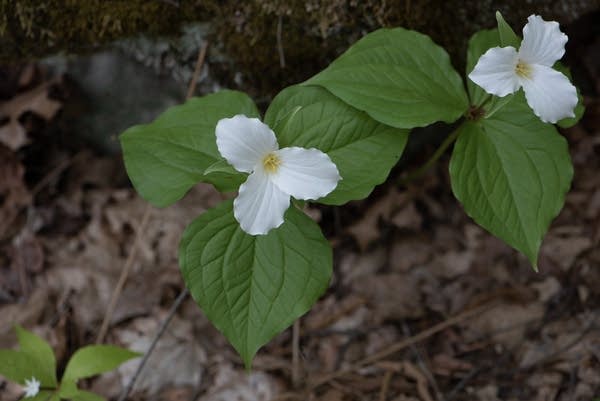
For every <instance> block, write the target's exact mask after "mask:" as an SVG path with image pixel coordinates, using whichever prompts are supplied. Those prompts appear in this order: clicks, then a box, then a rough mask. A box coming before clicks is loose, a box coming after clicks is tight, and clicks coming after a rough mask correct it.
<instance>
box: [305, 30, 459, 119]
mask: <svg viewBox="0 0 600 401" xmlns="http://www.w3.org/2000/svg"><path fill="white" fill-rule="evenodd" d="M305 84H308V85H319V86H322V87H324V88H326V89H327V90H329V91H330V92H331V93H333V94H334V95H335V96H337V97H339V98H340V99H341V100H343V101H344V102H345V103H347V104H349V105H351V106H353V107H356V108H357V109H359V110H363V111H365V112H366V113H367V114H369V115H370V116H371V117H373V118H374V119H375V120H377V121H379V122H382V123H384V124H387V125H390V126H393V127H397V128H414V127H422V126H425V125H429V124H431V123H434V122H436V121H444V122H448V123H451V122H454V121H456V119H458V118H459V117H460V116H461V115H462V114H463V113H464V112H465V111H466V110H467V108H468V101H467V95H466V93H465V90H464V87H463V82H462V79H461V78H460V76H459V75H458V73H457V72H456V70H455V69H454V68H453V67H452V64H451V63H450V57H449V56H448V53H446V51H445V50H444V49H443V48H441V47H440V46H438V45H436V44H435V43H434V42H433V41H432V40H431V39H430V38H429V37H428V36H426V35H423V34H421V33H418V32H415V31H409V30H406V29H403V28H395V29H379V30H377V31H375V32H373V33H370V34H368V35H366V36H365V37H364V38H362V39H361V40H359V41H358V42H357V43H355V44H354V45H353V46H352V47H350V49H348V51H346V53H344V54H342V55H341V56H340V57H339V58H338V59H337V60H335V61H334V62H333V63H331V65H330V66H329V67H327V69H325V70H324V71H322V72H320V73H319V74H317V75H316V76H314V77H313V78H311V79H310V80H308V81H307V82H306V83H305Z"/></svg>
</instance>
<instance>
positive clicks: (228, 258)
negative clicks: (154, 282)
mask: <svg viewBox="0 0 600 401" xmlns="http://www.w3.org/2000/svg"><path fill="white" fill-rule="evenodd" d="M232 208H233V202H232V201H225V202H223V203H221V204H220V205H219V206H217V207H216V208H214V209H210V210H209V211H207V212H206V213H204V214H202V215H201V216H200V217H199V218H197V219H196V220H194V221H193V222H192V223H191V224H190V225H189V226H188V227H187V228H186V230H185V232H184V233H183V238H182V240H181V244H180V246H179V264H180V267H181V272H182V274H183V279H184V281H185V283H186V286H187V287H188V288H189V290H190V293H191V294H192V296H193V297H194V299H195V300H196V302H197V303H198V305H199V306H200V307H201V308H202V310H203V311H204V313H205V314H206V316H207V317H208V318H209V319H210V320H211V321H212V322H213V323H214V325H215V326H216V327H217V328H218V329H219V330H220V331H221V332H222V333H223V334H224V335H225V337H227V339H228V340H229V341H230V342H231V344H232V345H233V346H234V348H235V349H236V350H237V351H238V353H239V354H240V355H241V357H242V359H243V360H244V362H245V364H246V367H248V368H249V367H250V364H251V361H252V358H253V356H254V354H255V353H256V351H257V350H258V349H259V348H260V347H261V346H262V345H264V344H265V343H267V342H268V341H269V340H270V339H271V338H273V337H274V336H275V335H277V334H278V333H280V332H281V331H283V330H284V329H285V328H286V327H288V326H289V325H291V324H292V323H293V322H294V320H295V319H297V318H298V317H300V316H301V315H303V314H304V313H305V312H306V311H308V310H309V309H310V307H311V306H312V305H313V304H314V303H315V302H316V300H317V298H318V297H319V296H320V295H321V294H322V293H323V292H324V291H325V289H326V288H327V285H328V283H329V279H330V277H331V273H332V254H331V247H330V246H329V243H328V242H327V240H326V239H325V238H324V237H323V234H322V233H321V230H320V229H319V226H318V225H317V224H316V223H315V222H314V221H312V220H311V219H310V218H309V217H307V216H306V215H305V214H304V213H302V212H300V211H299V210H297V209H296V208H294V207H291V208H290V209H288V211H287V213H286V216H285V223H283V224H282V225H281V226H280V227H278V228H276V229H273V230H271V231H270V232H269V233H268V234H267V235H259V236H251V235H248V234H246V233H244V232H243V231H242V230H241V229H240V226H239V224H238V222H237V221H236V220H235V218H234V217H233V210H232Z"/></svg>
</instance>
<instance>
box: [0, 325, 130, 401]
mask: <svg viewBox="0 0 600 401" xmlns="http://www.w3.org/2000/svg"><path fill="white" fill-rule="evenodd" d="M15 331H16V333H17V338H18V340H19V348H20V349H19V350H12V349H0V375H2V376H4V377H5V378H7V379H8V380H11V381H13V382H15V383H17V384H19V385H20V386H21V388H22V390H23V398H22V399H23V400H27V401H59V400H72V401H103V400H105V398H104V397H102V396H100V395H98V394H96V393H92V392H90V391H85V390H81V389H79V388H78V386H77V384H78V381H79V380H82V379H86V378H89V377H92V376H96V375H99V374H101V373H104V372H108V371H111V370H113V369H115V368H117V367H118V366H119V365H121V364H122V363H124V362H126V361H128V360H130V359H132V358H137V357H138V356H139V354H138V353H136V352H132V351H129V350H126V349H122V348H119V347H115V346H112V345H89V346H86V347H83V348H80V349H78V350H77V351H76V352H75V353H74V354H73V356H71V359H69V361H68V362H67V365H66V367H65V369H64V373H63V375H62V378H61V380H60V381H59V380H57V377H56V357H55V356H54V352H53V351H52V348H50V344H48V343H47V342H46V341H44V340H43V339H42V338H40V337H38V336H37V335H35V334H33V333H31V332H29V331H27V330H25V329H24V328H22V327H20V326H17V327H16V328H15Z"/></svg>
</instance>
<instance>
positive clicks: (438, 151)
mask: <svg viewBox="0 0 600 401" xmlns="http://www.w3.org/2000/svg"><path fill="white" fill-rule="evenodd" d="M459 128H460V127H458V128H457V129H455V130H454V131H453V132H452V133H451V134H450V135H448V136H447V137H446V139H444V142H442V144H441V145H440V147H439V148H437V149H436V151H435V153H434V154H433V155H432V156H431V157H430V158H429V160H427V161H426V162H425V164H423V165H422V166H421V167H419V168H418V169H416V170H415V171H413V172H411V173H408V174H407V175H406V176H404V177H403V178H402V179H401V180H400V183H401V184H407V183H409V182H410V181H412V180H414V179H415V178H419V177H420V176H421V175H423V173H425V172H426V171H427V170H429V169H430V168H431V166H433V164H434V163H435V162H436V161H437V160H438V159H439V158H440V157H441V156H442V155H443V154H444V152H445V151H446V149H448V146H450V145H451V144H452V143H453V142H454V141H456V138H458V134H459V132H460V130H459Z"/></svg>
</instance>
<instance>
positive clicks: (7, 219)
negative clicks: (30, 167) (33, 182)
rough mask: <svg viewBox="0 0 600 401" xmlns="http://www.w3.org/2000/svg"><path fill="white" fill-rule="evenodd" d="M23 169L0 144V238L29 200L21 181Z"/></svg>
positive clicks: (15, 158) (16, 159) (15, 157)
mask: <svg viewBox="0 0 600 401" xmlns="http://www.w3.org/2000/svg"><path fill="white" fill-rule="evenodd" d="M24 174H25V169H24V167H23V165H22V164H21V162H20V161H19V159H18V158H17V156H16V155H15V154H14V153H13V152H12V151H10V150H9V149H7V148H6V147H4V146H2V145H0V240H1V239H3V238H4V237H5V236H6V234H7V232H8V230H9V228H10V227H11V224H12V223H13V222H14V220H15V218H16V217H17V215H18V214H19V212H20V211H21V209H22V208H24V207H25V206H28V205H29V204H30V202H31V196H30V195H29V191H28V190H27V187H26V186H25V183H24V182H23V175H24Z"/></svg>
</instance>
